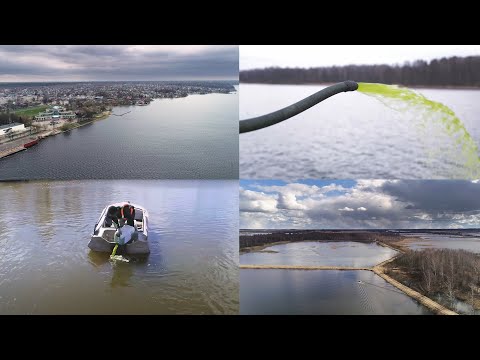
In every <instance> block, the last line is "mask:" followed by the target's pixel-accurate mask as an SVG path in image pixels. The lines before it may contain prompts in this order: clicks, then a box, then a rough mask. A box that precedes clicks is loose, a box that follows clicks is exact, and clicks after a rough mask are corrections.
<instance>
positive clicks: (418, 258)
mask: <svg viewBox="0 0 480 360" xmlns="http://www.w3.org/2000/svg"><path fill="white" fill-rule="evenodd" d="M392 267H398V268H400V270H401V272H400V273H399V272H396V271H392V270H391V268H392ZM389 269H390V270H389V271H388V274H389V275H390V276H392V277H394V278H395V277H398V276H400V277H401V275H399V274H401V273H403V274H407V275H408V278H403V279H402V280H403V282H406V283H407V284H408V286H410V287H413V288H414V289H416V290H419V291H420V292H422V293H424V294H426V295H437V294H441V295H443V296H444V297H445V298H446V299H449V300H450V301H451V300H453V299H455V298H457V299H460V300H463V301H466V302H468V303H470V304H471V305H475V304H476V308H480V257H479V256H478V255H476V254H474V253H471V252H468V251H465V250H450V249H426V250H421V251H409V252H406V253H405V254H402V255H401V256H399V257H398V258H396V259H395V260H394V261H393V262H392V263H390V264H389Z"/></svg>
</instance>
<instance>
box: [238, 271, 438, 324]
mask: <svg viewBox="0 0 480 360" xmlns="http://www.w3.org/2000/svg"><path fill="white" fill-rule="evenodd" d="M358 281H360V282H361V283H359V282H358ZM240 314H285V315H287V314H288V315H293V314H299V315H309V314H312V315H316V314H319V315H320V314H322V315H343V314H349V315H350V314H352V315H374V314H375V315H376V314H378V315H380V314H381V315H384V314H385V315H386V314H389V315H407V314H409V315H427V314H431V312H430V311H429V310H428V309H427V308H425V307H424V306H423V305H420V304H419V303H417V302H415V301H414V300H413V299H411V298H410V297H408V296H407V295H405V294H403V293H402V292H400V291H399V290H398V289H396V288H395V287H393V286H392V285H390V284H389V283H387V282H386V281H385V280H383V279H382V278H381V277H379V276H377V275H375V274H374V273H373V272H371V271H338V270H308V271H305V270H278V269H275V270H263V269H262V270H250V269H248V270H247V269H244V270H240Z"/></svg>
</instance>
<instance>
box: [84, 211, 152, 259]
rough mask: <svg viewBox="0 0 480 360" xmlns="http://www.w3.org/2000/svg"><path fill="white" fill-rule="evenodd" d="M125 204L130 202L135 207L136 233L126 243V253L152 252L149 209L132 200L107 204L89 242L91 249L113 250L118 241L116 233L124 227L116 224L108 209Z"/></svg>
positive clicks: (109, 251)
mask: <svg viewBox="0 0 480 360" xmlns="http://www.w3.org/2000/svg"><path fill="white" fill-rule="evenodd" d="M125 204H129V205H131V206H133V207H134V209H135V217H134V224H133V225H134V226H133V227H134V233H133V235H132V236H131V239H130V240H129V241H128V242H127V243H126V245H125V253H126V254H132V255H134V254H136V255H142V254H149V253H150V247H149V244H148V211H147V210H146V209H145V208H144V207H143V206H140V205H137V204H131V203H130V202H121V203H114V204H110V205H107V206H105V208H104V209H103V211H102V213H101V214H100V218H99V219H98V221H97V223H96V224H95V226H94V230H93V234H92V236H91V239H90V242H89V243H88V247H89V248H90V249H92V250H94V251H98V252H107V253H111V252H112V251H113V248H114V247H115V244H116V243H117V242H118V238H117V237H116V236H117V235H116V234H118V232H117V230H120V231H121V230H122V227H120V229H118V227H117V226H116V224H115V223H114V222H113V221H112V220H111V219H110V218H109V217H108V216H107V213H108V209H109V208H110V207H112V206H115V207H123V206H124V205H125Z"/></svg>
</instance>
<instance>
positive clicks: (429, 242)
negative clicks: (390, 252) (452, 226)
mask: <svg viewBox="0 0 480 360" xmlns="http://www.w3.org/2000/svg"><path fill="white" fill-rule="evenodd" d="M402 235H403V236H408V237H411V238H416V240H411V241H408V242H407V243H405V246H407V247H408V248H410V249H412V250H422V249H428V248H432V249H451V250H466V251H471V252H474V253H477V254H478V253H480V236H454V235H442V234H431V233H430V234H429V233H424V234H422V233H408V232H402Z"/></svg>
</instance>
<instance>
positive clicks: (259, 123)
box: [240, 80, 358, 134]
mask: <svg viewBox="0 0 480 360" xmlns="http://www.w3.org/2000/svg"><path fill="white" fill-rule="evenodd" d="M357 89H358V84H357V83H356V82H355V81H351V80H347V81H344V82H341V83H338V84H334V85H331V86H329V87H326V88H325V89H322V90H320V91H318V92H316V93H315V94H313V95H310V96H308V97H307V98H305V99H303V100H300V101H298V102H296V103H295V104H292V105H290V106H287V107H285V108H283V109H280V110H277V111H274V112H272V113H270V114H266V115H262V116H258V117H255V118H251V119H245V120H240V133H241V134H242V133H246V132H250V131H254V130H259V129H263V128H265V127H267V126H272V125H275V124H278V123H279V122H281V121H284V120H287V119H289V118H291V117H292V116H295V115H297V114H300V113H301V112H303V111H305V110H307V109H309V108H311V107H312V106H314V105H316V104H318V103H319V102H321V101H323V100H325V99H328V98H329V97H331V96H333V95H336V94H339V93H341V92H346V91H355V90H357Z"/></svg>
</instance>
